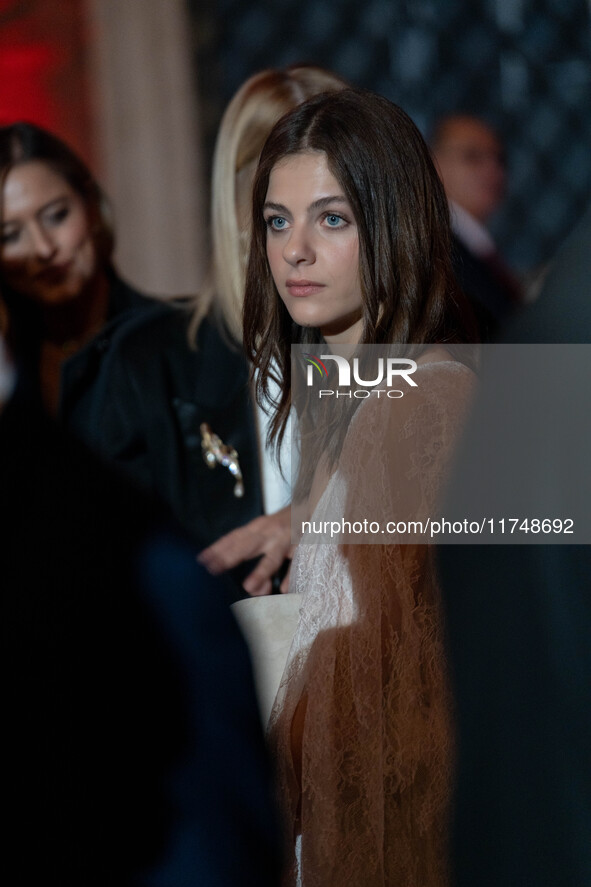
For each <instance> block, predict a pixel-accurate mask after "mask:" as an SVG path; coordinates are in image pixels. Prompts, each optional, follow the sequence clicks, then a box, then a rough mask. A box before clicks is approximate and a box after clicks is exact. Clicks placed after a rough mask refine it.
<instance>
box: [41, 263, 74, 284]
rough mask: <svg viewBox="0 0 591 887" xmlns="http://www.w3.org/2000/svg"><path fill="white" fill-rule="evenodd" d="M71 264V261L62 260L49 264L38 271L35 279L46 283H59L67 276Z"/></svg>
mask: <svg viewBox="0 0 591 887" xmlns="http://www.w3.org/2000/svg"><path fill="white" fill-rule="evenodd" d="M71 265H72V262H71V261H70V262H63V263H61V264H59V265H50V266H49V267H48V268H44V269H43V270H42V271H39V272H38V273H37V274H36V275H35V279H36V280H40V281H42V282H43V283H47V284H51V283H61V281H62V280H63V279H64V278H65V277H66V276H67V274H68V271H69V270H70V267H71Z"/></svg>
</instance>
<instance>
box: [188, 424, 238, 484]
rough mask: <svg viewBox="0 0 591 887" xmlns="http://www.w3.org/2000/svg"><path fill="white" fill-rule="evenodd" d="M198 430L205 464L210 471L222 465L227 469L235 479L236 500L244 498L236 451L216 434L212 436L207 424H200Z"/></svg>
mask: <svg viewBox="0 0 591 887" xmlns="http://www.w3.org/2000/svg"><path fill="white" fill-rule="evenodd" d="M199 430H200V432H201V452H202V453H203V459H204V461H205V464H206V465H207V467H208V468H211V469H212V470H213V469H214V468H215V467H216V465H223V467H224V468H227V469H228V471H229V472H230V474H231V475H232V477H234V478H236V483H235V485H234V495H235V496H236V498H237V499H241V498H242V496H244V483H243V480H242V471H241V470H240V462H239V461H238V453H237V451H236V450H235V449H234V447H231V446H229V445H228V444H225V443H224V442H223V441H222V440H221V438H219V437H218V436H217V434H214V433H213V431H212V430H211V428H210V427H209V425H208V424H207V422H202V423H201V425H200V426H199Z"/></svg>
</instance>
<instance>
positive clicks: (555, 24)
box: [187, 0, 591, 271]
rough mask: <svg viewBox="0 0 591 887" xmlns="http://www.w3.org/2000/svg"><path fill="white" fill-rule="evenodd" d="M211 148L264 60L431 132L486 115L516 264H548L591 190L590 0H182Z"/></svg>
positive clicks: (506, 246) (502, 230)
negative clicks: (386, 105)
mask: <svg viewBox="0 0 591 887" xmlns="http://www.w3.org/2000/svg"><path fill="white" fill-rule="evenodd" d="M187 2H188V4H189V8H190V12H191V17H192V22H193V35H194V45H195V57H196V65H197V72H198V80H199V87H200V92H201V95H202V97H203V107H204V114H205V126H206V132H207V139H208V145H209V148H210V149H211V146H212V144H213V138H214V136H215V130H216V128H217V123H218V121H219V118H220V116H221V113H222V111H223V108H224V106H225V104H226V102H227V101H228V100H229V98H230V97H231V96H232V94H233V93H234V92H235V90H236V89H237V88H238V86H239V85H240V84H241V83H242V82H243V80H245V79H246V78H247V77H249V76H250V75H251V74H253V73H254V72H255V71H258V70H260V69H261V68H265V67H269V66H275V65H285V64H289V63H292V62H298V61H307V62H313V63H316V64H320V65H324V66H325V67H328V68H332V69H333V70H335V71H337V72H338V73H339V74H342V75H343V76H344V77H346V78H347V79H349V80H350V81H351V82H352V83H354V84H357V85H359V86H365V87H368V88H370V89H373V90H375V91H377V92H380V93H382V94H383V95H385V96H387V97H388V98H390V99H392V100H393V101H395V102H397V103H398V104H400V105H401V106H402V107H403V108H404V109H405V110H406V111H407V112H408V113H409V114H410V115H411V117H412V118H413V119H414V120H415V122H416V123H417V125H418V126H419V127H420V129H421V130H422V131H423V133H427V132H428V130H429V128H430V127H431V125H432V124H433V122H434V121H435V119H436V118H437V117H438V116H439V115H441V114H444V113H447V112H449V111H456V110H461V111H466V112H468V113H473V114H476V115H477V116H480V117H482V118H483V119H485V120H488V121H489V122H490V123H491V124H492V125H493V126H494V127H495V128H496V129H497V131H498V132H499V134H500V135H501V137H502V138H503V140H504V142H505V144H506V148H507V153H508V159H509V173H510V175H509V185H510V187H509V194H508V196H507V200H506V201H505V204H504V206H503V208H502V210H501V211H499V213H498V215H497V218H496V219H495V220H494V222H493V225H492V227H493V233H494V234H495V237H496V239H497V242H498V243H499V246H500V247H501V249H502V251H503V252H504V254H505V255H506V256H507V258H508V260H509V261H510V262H511V263H512V264H513V265H514V267H516V268H517V269H518V270H521V271H531V270H533V269H536V268H537V267H539V266H540V265H543V264H544V263H545V262H547V261H548V260H549V259H550V258H551V256H552V254H553V252H554V251H555V249H556V247H557V246H558V245H559V243H560V241H561V240H562V239H563V238H564V236H565V235H566V234H567V233H568V231H569V230H570V228H571V227H572V226H573V224H574V223H575V222H576V220H577V219H578V218H579V217H580V215H581V214H582V212H583V210H584V208H585V206H586V205H587V204H588V203H589V200H590V199H591V27H590V11H589V10H590V5H589V2H588V0H445V2H441V0H366V2H364V3H363V2H359V0H273V2H268V0H249V2H244V0H217V2H216V0H187Z"/></svg>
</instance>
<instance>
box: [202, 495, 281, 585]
mask: <svg viewBox="0 0 591 887" xmlns="http://www.w3.org/2000/svg"><path fill="white" fill-rule="evenodd" d="M292 549H293V546H292V544H291V506H290V505H286V506H285V508H282V509H281V511H276V512H275V513H274V514H264V515H262V516H261V517H257V518H255V519H254V520H252V521H250V523H248V524H245V525H244V526H243V527H238V529H237V530H232V532H231V533H227V534H226V535H225V536H222V538H221V539H218V541H217V542H214V543H213V545H210V546H209V548H206V549H205V550H204V551H202V552H201V554H200V555H199V558H198V560H199V562H200V563H202V564H203V566H204V567H205V568H206V569H207V570H209V572H210V573H212V574H213V575H217V574H218V573H224V572H225V571H226V570H231V569H232V568H233V567H237V566H238V564H241V563H242V562H243V561H247V560H250V559H251V558H255V557H260V560H259V562H258V564H257V565H256V567H255V568H254V570H253V571H252V573H250V574H249V575H248V576H247V577H246V579H245V580H244V582H243V583H242V587H243V588H244V590H245V591H246V592H248V594H250V595H252V596H255V595H263V594H271V591H272V590H273V584H272V580H273V576H274V575H275V574H276V573H277V572H278V571H279V570H280V569H281V567H282V566H283V563H284V561H285V560H286V559H291V556H292ZM288 584H289V570H288V571H287V573H286V575H285V576H284V578H283V580H282V582H281V586H280V591H281V592H282V593H285V592H287V588H288Z"/></svg>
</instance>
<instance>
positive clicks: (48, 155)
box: [0, 122, 114, 347]
mask: <svg viewBox="0 0 591 887" xmlns="http://www.w3.org/2000/svg"><path fill="white" fill-rule="evenodd" d="M32 161H38V162H40V163H44V164H46V165H47V166H48V167H49V168H50V169H51V170H52V171H53V172H55V173H56V174H57V175H59V176H61V177H62V178H63V179H64V181H66V182H67V183H68V185H69V186H70V187H71V188H72V189H73V190H74V191H75V192H76V193H77V194H78V195H79V196H80V197H81V198H82V201H83V203H84V206H85V208H86V212H87V216H88V220H89V225H90V226H91V228H92V233H93V240H94V244H95V248H96V256H97V263H98V264H99V265H100V264H102V265H103V266H104V267H105V268H109V267H110V266H111V256H112V253H113V247H114V235H113V226H112V216H111V207H110V204H109V202H108V200H107V198H106V195H105V194H104V192H103V191H102V189H101V187H100V185H99V184H98V182H97V181H96V179H95V178H94V176H93V175H92V173H91V172H90V170H89V168H88V166H87V165H86V164H85V163H84V161H83V160H82V159H81V158H80V157H79V156H78V155H77V154H76V152H75V151H73V150H72V149H71V148H70V147H69V146H68V145H67V144H66V143H65V142H63V141H62V140H61V139H60V138H58V137H57V136H56V135H54V134H53V133H51V132H49V131H48V130H46V129H42V128H41V127H40V126H36V125H35V124H34V123H27V122H18V123H12V124H10V125H8V126H1V127H0V222H1V221H2V220H3V216H4V207H3V200H2V199H1V195H2V194H3V193H4V184H5V182H6V178H7V176H8V174H9V173H10V171H11V170H12V169H13V168H14V167H16V166H18V165H20V164H22V163H28V162H32ZM0 286H1V289H2V297H1V298H0V331H1V332H3V333H4V334H5V335H6V336H8V337H9V338H10V339H11V340H12V341H13V343H15V342H16V341H17V340H18V341H19V342H20V343H21V347H22V344H23V342H27V341H28V340H30V339H32V337H33V329H34V327H35V325H36V322H37V320H36V318H37V310H36V308H35V307H34V306H33V305H31V304H29V302H28V300H25V299H23V298H22V297H21V294H20V293H17V292H13V291H12V289H11V288H10V287H9V286H7V285H6V283H4V282H3V280H2V268H1V265H0Z"/></svg>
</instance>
